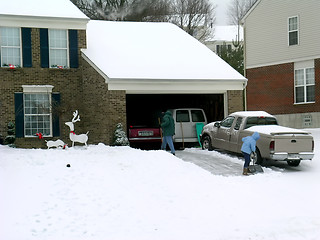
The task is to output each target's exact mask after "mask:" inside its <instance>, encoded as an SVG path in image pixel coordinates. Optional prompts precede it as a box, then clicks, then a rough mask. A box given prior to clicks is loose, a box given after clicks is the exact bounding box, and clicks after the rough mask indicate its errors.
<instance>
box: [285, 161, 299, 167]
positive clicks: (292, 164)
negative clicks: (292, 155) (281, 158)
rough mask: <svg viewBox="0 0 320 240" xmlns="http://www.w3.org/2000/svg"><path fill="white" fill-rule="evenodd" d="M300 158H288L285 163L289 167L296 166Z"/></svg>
mask: <svg viewBox="0 0 320 240" xmlns="http://www.w3.org/2000/svg"><path fill="white" fill-rule="evenodd" d="M300 162H301V161H300V160H288V161H287V163H288V165H289V166H291V167H298V166H299V164H300Z"/></svg>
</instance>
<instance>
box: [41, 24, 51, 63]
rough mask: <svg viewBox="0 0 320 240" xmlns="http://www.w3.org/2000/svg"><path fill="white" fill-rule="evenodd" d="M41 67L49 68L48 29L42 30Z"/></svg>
mask: <svg viewBox="0 0 320 240" xmlns="http://www.w3.org/2000/svg"><path fill="white" fill-rule="evenodd" d="M40 57H41V67H42V68H48V67H49V34H48V29H47V28H40Z"/></svg>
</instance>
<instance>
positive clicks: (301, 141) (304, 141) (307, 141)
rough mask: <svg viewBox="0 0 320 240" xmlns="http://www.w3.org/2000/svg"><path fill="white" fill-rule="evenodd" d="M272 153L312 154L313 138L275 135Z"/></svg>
mask: <svg viewBox="0 0 320 240" xmlns="http://www.w3.org/2000/svg"><path fill="white" fill-rule="evenodd" d="M274 137H275V138H274V139H275V143H274V151H275V152H286V153H301V152H312V151H313V150H312V145H313V143H312V142H313V138H312V137H311V136H307V135H292V134H290V135H289V134H285V135H278V136H277V135H275V136H274Z"/></svg>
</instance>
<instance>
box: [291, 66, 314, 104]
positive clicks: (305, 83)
mask: <svg viewBox="0 0 320 240" xmlns="http://www.w3.org/2000/svg"><path fill="white" fill-rule="evenodd" d="M294 73H295V74H294V78H295V81H294V83H295V103H309V102H314V101H315V78H314V68H304V69H297V70H295V71H294Z"/></svg>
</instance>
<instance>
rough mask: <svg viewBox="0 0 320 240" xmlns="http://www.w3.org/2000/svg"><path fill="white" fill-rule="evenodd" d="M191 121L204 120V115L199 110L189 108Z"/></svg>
mask: <svg viewBox="0 0 320 240" xmlns="http://www.w3.org/2000/svg"><path fill="white" fill-rule="evenodd" d="M191 118H192V122H204V121H205V120H204V116H203V113H202V111H201V110H191Z"/></svg>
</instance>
